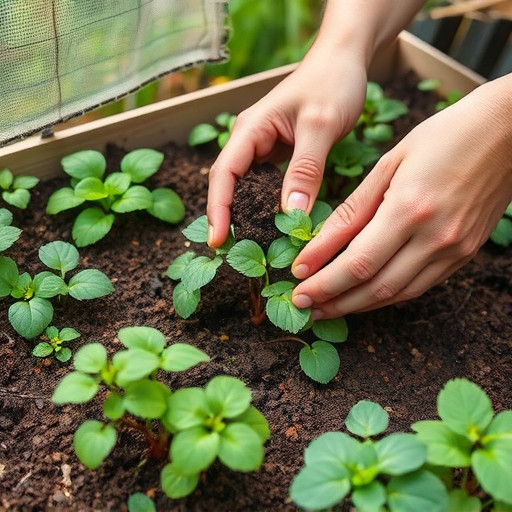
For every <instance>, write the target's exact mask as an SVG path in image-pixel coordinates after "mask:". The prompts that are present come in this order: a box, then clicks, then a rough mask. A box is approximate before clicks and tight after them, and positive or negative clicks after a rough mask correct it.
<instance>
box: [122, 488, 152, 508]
mask: <svg viewBox="0 0 512 512" xmlns="http://www.w3.org/2000/svg"><path fill="white" fill-rule="evenodd" d="M127 505H128V512H156V506H155V503H154V501H153V500H152V499H151V498H150V497H148V496H146V495H145V494H144V493H142V492H136V493H134V494H132V495H131V496H130V497H129V498H128V504H127Z"/></svg>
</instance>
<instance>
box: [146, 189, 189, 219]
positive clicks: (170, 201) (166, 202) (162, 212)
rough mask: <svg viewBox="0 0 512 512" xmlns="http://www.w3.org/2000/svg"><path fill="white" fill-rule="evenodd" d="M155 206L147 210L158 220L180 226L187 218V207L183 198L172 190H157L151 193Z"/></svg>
mask: <svg viewBox="0 0 512 512" xmlns="http://www.w3.org/2000/svg"><path fill="white" fill-rule="evenodd" d="M151 196H152V198H153V205H152V206H150V207H149V208H147V211H148V213H149V214H151V215H153V217H156V218H157V219H160V220H163V221H164V222H169V223H170V224H178V222H181V221H182V220H183V219H184V218H185V205H184V204H183V201H182V200H181V197H180V196H179V195H178V194H177V193H176V192H175V191H174V190H171V189H170V188H156V189H154V190H152V191H151Z"/></svg>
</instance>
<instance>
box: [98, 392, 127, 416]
mask: <svg viewBox="0 0 512 512" xmlns="http://www.w3.org/2000/svg"><path fill="white" fill-rule="evenodd" d="M125 410H126V409H125V407H124V399H123V397H122V396H121V395H120V394H118V393H114V392H111V393H109V395H108V396H107V398H106V399H105V401H104V402H103V414H104V415H105V416H106V417H107V418H108V419H109V420H112V421H115V420H118V419H120V418H122V417H123V416H124V413H125Z"/></svg>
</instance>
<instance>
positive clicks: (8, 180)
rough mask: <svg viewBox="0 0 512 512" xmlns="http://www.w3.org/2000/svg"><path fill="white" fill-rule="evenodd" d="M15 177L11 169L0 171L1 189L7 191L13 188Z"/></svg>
mask: <svg viewBox="0 0 512 512" xmlns="http://www.w3.org/2000/svg"><path fill="white" fill-rule="evenodd" d="M13 180H14V176H13V174H12V172H11V171H10V170H9V169H2V170H1V171H0V188H3V189H4V190H7V189H8V188H10V187H11V185H12V182H13Z"/></svg>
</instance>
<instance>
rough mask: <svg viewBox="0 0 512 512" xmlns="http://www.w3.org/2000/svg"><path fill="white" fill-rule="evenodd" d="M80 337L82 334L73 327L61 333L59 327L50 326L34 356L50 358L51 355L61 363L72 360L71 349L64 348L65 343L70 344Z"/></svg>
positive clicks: (35, 349)
mask: <svg viewBox="0 0 512 512" xmlns="http://www.w3.org/2000/svg"><path fill="white" fill-rule="evenodd" d="M79 337H80V333H79V332H78V331H76V330H75V329H73V328H72V327H64V328H63V329H61V330H60V331H59V330H58V329H57V327H54V326H53V325H52V326H49V327H47V328H46V329H45V331H44V337H43V338H44V341H41V342H39V343H38V344H37V345H36V346H35V347H34V349H33V350H32V355H34V356H36V357H48V356H49V355H51V354H54V355H55V358H56V359H57V360H59V361H60V362H61V363H65V362H67V361H69V360H70V359H71V349H70V348H69V347H63V346H62V344H63V343H68V342H69V341H73V340H75V339H77V338H79Z"/></svg>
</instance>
